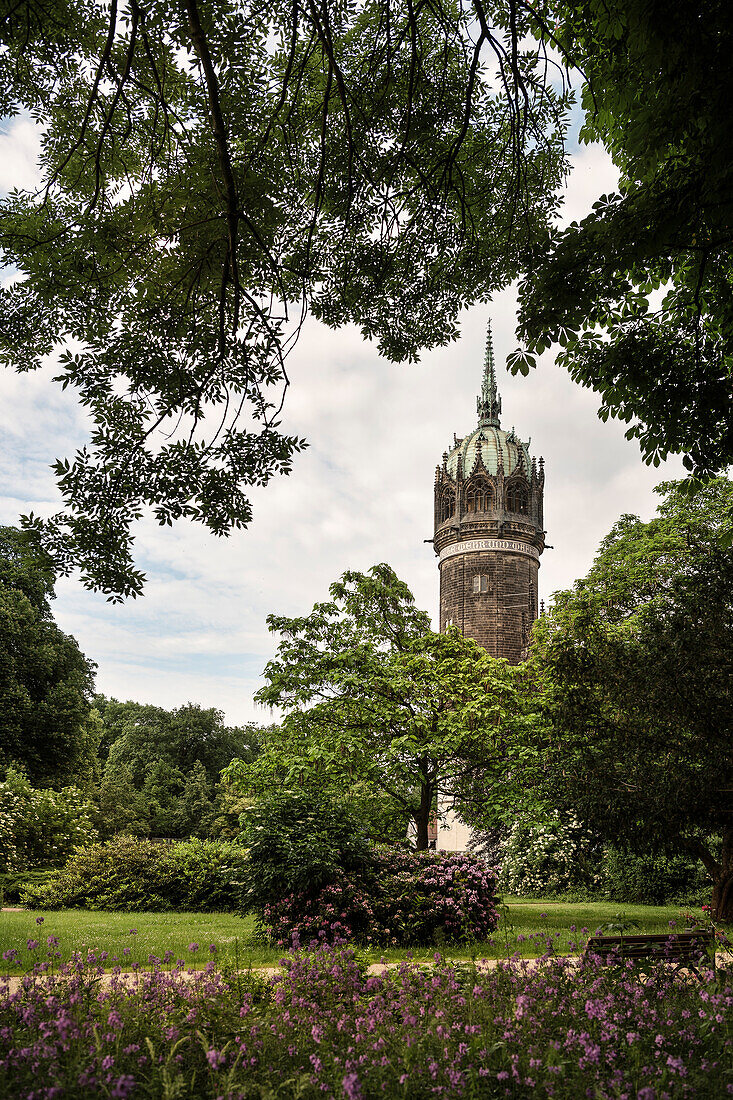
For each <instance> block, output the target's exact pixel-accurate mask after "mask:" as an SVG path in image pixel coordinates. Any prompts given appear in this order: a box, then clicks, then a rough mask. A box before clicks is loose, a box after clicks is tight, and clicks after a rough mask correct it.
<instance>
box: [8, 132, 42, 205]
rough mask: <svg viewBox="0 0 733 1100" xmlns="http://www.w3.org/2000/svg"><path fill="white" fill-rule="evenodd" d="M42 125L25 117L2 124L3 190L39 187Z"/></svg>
mask: <svg viewBox="0 0 733 1100" xmlns="http://www.w3.org/2000/svg"><path fill="white" fill-rule="evenodd" d="M39 146H40V138H39V128H38V127H37V126H36V124H35V123H34V122H33V121H32V120H31V119H30V118H27V117H26V116H19V117H17V118H14V119H12V121H10V122H9V123H8V122H7V121H6V122H4V123H2V124H1V125H0V192H2V191H12V190H13V188H14V187H17V188H21V189H22V188H27V189H28V190H32V189H33V188H35V187H37V186H38V183H39V180H40V173H39V171H38V163H37V161H38V151H39Z"/></svg>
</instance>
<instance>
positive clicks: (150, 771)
mask: <svg viewBox="0 0 733 1100" xmlns="http://www.w3.org/2000/svg"><path fill="white" fill-rule="evenodd" d="M113 756H114V749H113V752H112V753H110V757H109V759H110V760H112V759H113ZM123 759H124V757H123ZM204 774H205V773H204ZM131 778H132V776H131ZM185 783H186V780H185V777H184V775H183V772H182V771H181V770H180V768H176V767H172V766H171V765H170V763H169V762H168V761H167V760H155V761H153V763H151V764H148V767H147V771H146V775H145V782H144V783H143V787H142V792H141V794H142V800H143V803H144V805H145V809H146V818H147V825H148V832H149V834H150V836H160V837H172V836H179V835H180V833H179V827H180V820H179V818H180V814H179V808H180V803H181V797H182V795H183V790H184V786H185Z"/></svg>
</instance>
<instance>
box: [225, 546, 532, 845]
mask: <svg viewBox="0 0 733 1100" xmlns="http://www.w3.org/2000/svg"><path fill="white" fill-rule="evenodd" d="M330 593H331V597H332V598H331V601H330V602H329V603H322V604H316V605H315V607H314V608H313V611H312V612H311V614H310V615H308V616H305V617H304V618H297V619H290V618H286V617H284V616H275V615H271V616H270V617H269V619H268V623H269V625H270V629H271V630H273V631H277V632H278V633H279V634H280V636H281V640H280V643H279V646H278V650H277V655H276V657H275V659H274V660H272V661H270V663H269V664H268V665H267V667H266V669H265V674H264V675H265V681H266V683H265V686H264V687H263V688H261V689H260V691H259V692H258V693H257V696H256V698H257V699H258V701H259V702H261V703H264V704H266V705H267V706H278V707H280V708H281V709H282V710H283V711H284V714H285V717H284V719H283V723H282V728H281V730H280V731H278V732H277V734H276V736H274V737H272V738H270V739H269V740H268V742H266V744H265V745H264V747H263V752H262V753H261V755H260V756H259V757H257V759H256V760H254V762H253V763H252V764H251V765H250V766H245V765H241V764H235V765H232V767H231V768H230V769H229V771H228V775H229V777H230V779H232V780H234V779H236V780H237V782H239V784H240V785H241V789H243V790H245V791H248V792H250V793H252V794H253V795H255V796H256V795H258V794H260V793H261V792H262V791H263V790H266V789H268V788H273V787H278V786H280V785H283V784H284V785H285V786H288V787H290V786H293V785H294V784H296V783H303V784H307V785H308V786H313V785H318V786H320V787H322V788H334V787H335V788H336V789H339V790H343V789H344V787H349V786H351V784H353V783H355V782H356V783H359V784H361V785H362V789H364V788H371V789H372V790H374V791H376V792H379V793H380V794H381V795H387V796H389V797H390V798H391V799H392V800H393V801H394V802H395V803H396V804H397V806H398V807H400V808H401V809H402V811H403V812H405V813H406V814H409V816H410V817H411V818H412V820H413V821H414V823H415V827H416V836H417V846H418V848H420V849H424V848H427V845H428V824H429V821H430V819H431V816H432V815H433V813H434V812H435V805H436V794H437V791H438V790H439V789H440V791H441V795H442V797H443V798H444V799H448V798H450V796H451V795H452V794H453V793H454V789H455V787H456V786H457V783H458V782H459V779H461V780H462V779H465V777H466V776H467V775H470V774H473V773H476V772H481V774H484V775H488V774H490V773H491V772H492V769H495V770H498V771H501V770H502V755H501V752H502V750H501V744H500V742H501V739H502V737H503V736H504V735H505V734H506V733H507V731H508V730H509V729H510V728H513V727H514V726H515V725H521V724H522V723H524V722H525V721H526V720H527V718H526V717H525V715H524V714H523V713H522V712H521V708H520V699H519V696H518V693H517V690H516V687H515V676H516V672H515V670H514V669H512V668H511V666H509V665H507V663H506V662H505V661H498V660H495V659H494V658H492V657H490V656H489V654H487V653H486V652H485V650H483V649H481V647H480V646H478V645H477V644H476V643H475V642H474V641H472V640H471V639H469V638H464V637H463V636H462V635H461V634H460V633H459V632H458V631H457V630H449V631H448V632H447V633H446V634H435V633H433V632H432V631H431V630H430V628H429V620H428V616H427V615H426V614H425V612H423V611H419V610H418V609H417V608H416V607H415V605H414V600H413V596H412V593H411V592H410V590H409V589H408V587H407V585H405V584H404V583H403V582H402V581H400V580H399V579H398V577H397V576H396V575H395V573H394V571H393V570H392V569H391V568H390V567H389V566H388V565H376V566H374V567H373V568H372V569H370V570H369V572H368V573H357V572H347V573H344V575H343V577H342V578H341V580H340V581H338V582H336V583H335V584H332V585H331V589H330Z"/></svg>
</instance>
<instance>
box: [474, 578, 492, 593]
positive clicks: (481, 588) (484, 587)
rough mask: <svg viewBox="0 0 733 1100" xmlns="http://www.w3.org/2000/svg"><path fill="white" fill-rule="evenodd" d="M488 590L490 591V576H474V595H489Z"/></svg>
mask: <svg viewBox="0 0 733 1100" xmlns="http://www.w3.org/2000/svg"><path fill="white" fill-rule="evenodd" d="M488 591H489V578H488V577H474V578H473V594H474V596H478V595H483V596H485V595H487V593H488Z"/></svg>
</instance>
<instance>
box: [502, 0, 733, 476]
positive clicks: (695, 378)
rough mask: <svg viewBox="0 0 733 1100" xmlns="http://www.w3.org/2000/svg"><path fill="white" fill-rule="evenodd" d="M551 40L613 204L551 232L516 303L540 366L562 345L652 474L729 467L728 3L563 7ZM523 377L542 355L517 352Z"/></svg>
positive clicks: (594, 0)
mask: <svg viewBox="0 0 733 1100" xmlns="http://www.w3.org/2000/svg"><path fill="white" fill-rule="evenodd" d="M553 8H554V10H555V12H556V16H555V18H554V19H553V20H551V21H550V22H551V25H552V26H553V31H552V34H551V35H550V34H548V40H552V41H553V42H554V43H555V45H556V46H557V48H559V50H560V51H561V53H562V54H563V56H564V58H565V60H566V63H567V64H569V65H571V66H574V67H576V68H577V69H578V70H579V71H580V72H581V73H582V79H583V90H582V100H583V107H584V109H585V123H584V126H583V129H582V131H581V137H582V139H583V140H585V141H601V142H603V143H604V145H605V146H606V148H607V149H608V151H609V152H610V153H611V155H612V157H613V160H614V163H615V164H616V165H617V167H618V168H619V170H620V181H619V189H618V193H615V194H611V195H605V196H603V197H602V198H600V199H599V201H598V202H597V203H596V204H595V206H594V208H593V211H592V213H591V214H590V215H588V217H586V218H584V219H583V221H581V222H580V223H579V224H578V223H573V224H572V225H570V226H569V227H568V228H566V229H564V230H559V229H555V230H554V231H553V232H552V233H551V234H550V235H549V237H548V238H547V241H546V243H545V245H544V247H543V248H542V249H541V250H540V251H539V253H538V255H537V256H536V258H535V262H534V263H533V265H532V267H531V269H530V270H529V272H528V275H527V277H526V279H525V280H524V282H523V285H522V288H521V303H522V305H521V314H520V324H519V333H520V335H521V336H522V337H523V339H524V340H525V341H527V344H528V347H529V350H530V352H541V351H543V350H544V349H545V348H546V347H549V345H550V344H552V343H553V342H557V343H559V344H560V345H561V353H560V357H559V360H560V362H561V363H563V364H564V365H565V366H566V367H567V368H568V370H569V371H570V373H571V375H572V377H573V378H574V379H575V380H576V381H578V382H580V383H581V384H582V385H584V386H592V387H593V388H594V389H595V390H597V391H598V392H599V393H600V394H601V395H602V398H603V404H602V406H601V410H600V416H601V417H602V419H604V420H605V419H607V417H608V416H609V415H613V416H618V417H620V418H621V419H622V420H624V421H626V422H627V423H629V424H630V427H629V429H628V431H627V437H629V438H636V439H638V441H639V444H640V446H641V450H642V454H643V456H644V457H645V459H646V460H647V461H651V462H654V463H655V465H658V463H659V461H660V460H661V459H663V458H665V457H666V456H667V455H668V454H669V453H677V452H681V451H684V452H686V456H685V463H686V465H687V466H688V467H689V468H690V469H693V470H695V471H697V472H699V473H710V472H711V471H716V470H719V469H721V468H722V469H724V468H725V467H726V466H727V465H728V464H729V463H730V462H731V459H732V458H733V421H732V420H731V415H730V403H731V381H732V380H733V299H732V298H731V292H730V280H731V245H732V244H733V228H732V227H733V166H732V165H731V159H730V157H729V155H728V149H729V148H730V145H731V140H732V139H733V127H732V123H733V117H732V116H731V111H730V98H731V93H733V66H732V65H731V56H732V54H733V26H732V25H731V21H730V13H729V11H728V9H727V7H726V5H724V4H720V3H719V2H718V0H695V3H691V2H690V0H582V2H581V3H575V2H574V3H568V2H563V3H558V4H554V5H553ZM513 362H514V366H515V369H521V370H522V371H525V372H526V370H527V369H528V368H529V366H530V365H532V363H533V362H534V359H533V356H532V355H531V354H530V355H523V354H521V353H517V355H516V357H515V358H514V360H513Z"/></svg>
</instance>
